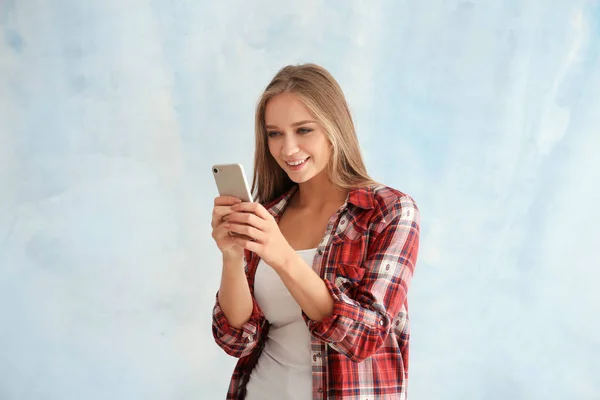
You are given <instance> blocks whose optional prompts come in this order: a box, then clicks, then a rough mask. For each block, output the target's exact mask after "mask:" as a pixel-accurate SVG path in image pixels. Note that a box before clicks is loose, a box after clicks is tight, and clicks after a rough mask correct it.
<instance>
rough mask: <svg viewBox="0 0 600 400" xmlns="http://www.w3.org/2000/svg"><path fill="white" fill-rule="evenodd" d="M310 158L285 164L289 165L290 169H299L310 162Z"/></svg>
mask: <svg viewBox="0 0 600 400" xmlns="http://www.w3.org/2000/svg"><path fill="white" fill-rule="evenodd" d="M309 158H310V157H306V158H304V159H299V160H293V161H286V162H285V163H286V164H287V165H289V166H290V167H299V166H301V165H302V164H304V163H306V162H307V161H308V159H309Z"/></svg>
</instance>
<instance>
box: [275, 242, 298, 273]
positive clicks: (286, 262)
mask: <svg viewBox="0 0 600 400" xmlns="http://www.w3.org/2000/svg"><path fill="white" fill-rule="evenodd" d="M298 257H299V256H298V253H296V252H295V251H294V249H292V248H290V250H289V251H288V252H287V254H286V256H285V257H283V259H282V260H281V262H280V263H279V264H278V265H277V266H276V267H275V268H274V269H275V271H276V272H277V273H278V274H288V275H289V272H290V271H291V270H292V269H293V265H294V264H296V261H297V258H298Z"/></svg>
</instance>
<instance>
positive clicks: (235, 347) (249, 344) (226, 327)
mask: <svg viewBox="0 0 600 400" xmlns="http://www.w3.org/2000/svg"><path fill="white" fill-rule="evenodd" d="M216 297H217V298H216V302H215V306H214V308H213V323H212V332H213V337H214V338H215V341H216V342H217V344H218V345H219V347H221V348H222V349H223V350H224V351H225V352H226V353H227V354H229V355H230V356H232V357H236V358H240V357H244V356H246V355H248V354H250V353H251V352H252V350H253V349H254V347H255V346H256V344H257V343H258V338H259V337H260V333H261V330H262V328H263V324H264V322H265V317H264V315H263V313H262V312H261V311H260V308H259V307H258V304H257V303H256V300H255V299H254V297H253V298H252V303H253V304H252V314H251V315H250V319H249V320H248V321H247V322H246V323H245V324H244V325H242V326H241V327H240V328H234V327H233V326H231V325H230V324H229V321H228V320H227V317H225V314H224V313H223V310H222V309H221V306H220V304H219V298H218V294H217V296H216Z"/></svg>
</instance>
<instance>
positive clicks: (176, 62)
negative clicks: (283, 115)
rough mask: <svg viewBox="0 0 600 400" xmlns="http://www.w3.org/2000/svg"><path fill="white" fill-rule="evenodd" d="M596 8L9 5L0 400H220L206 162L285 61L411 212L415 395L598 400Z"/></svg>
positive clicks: (0, 199) (0, 60)
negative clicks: (327, 76)
mask: <svg viewBox="0 0 600 400" xmlns="http://www.w3.org/2000/svg"><path fill="white" fill-rule="evenodd" d="M599 35H600V5H599V4H598V2H597V1H587V2H586V1H584V0H555V1H553V2H552V5H551V6H550V3H549V2H543V1H534V0H508V1H500V0H487V1H485V0H484V1H474V0H473V1H457V0H450V1H449V0H444V1H442V0H430V1H427V2H408V1H391V0H390V1H387V2H384V1H382V2H371V3H370V4H369V3H367V2H361V1H348V2H325V1H316V0H314V1H304V2H297V5H296V6H292V7H289V6H287V7H284V6H282V5H281V4H280V2H275V1H253V2H245V1H242V0H238V1H221V2H215V1H194V2H192V1H185V2H175V1H172V2H169V1H160V0H155V1H142V0H130V1H126V2H123V1H117V0H103V1H100V0H95V1H85V2H81V1H79V2H76V1H74V0H62V1H58V0H57V1H52V2H49V1H40V0H3V1H2V2H0V399H3V400H4V399H6V400H38V399H56V400H59V399H60V400H65V399H86V400H94V399H102V400H105V399H118V400H121V399H122V400H131V399H161V400H162V399H186V400H187V399H218V398H224V393H225V389H226V385H227V382H228V380H229V376H230V373H231V369H232V367H233V360H232V359H230V358H229V357H228V356H226V355H225V354H224V353H223V352H222V351H221V350H220V349H219V348H217V346H216V345H215V344H214V343H213V341H212V336H211V333H210V312H211V308H212V304H213V300H214V294H215V292H216V290H217V287H218V281H219V277H220V265H219V262H220V257H219V254H218V251H217V249H216V247H215V246H214V245H213V243H212V239H211V238H210V227H209V221H210V212H211V205H212V200H213V197H214V196H215V195H216V190H215V188H214V183H213V182H212V176H211V174H210V165H212V164H213V163H217V162H241V163H243V164H244V165H245V167H246V170H247V171H251V167H252V156H253V153H252V149H253V112H254V105H255V102H256V100H257V98H258V96H259V94H260V91H261V90H262V89H263V87H264V86H265V85H266V83H267V82H268V80H269V79H270V77H271V76H272V75H273V74H274V73H275V72H276V70H277V69H278V68H279V67H281V66H282V65H284V64H287V63H297V62H304V61H312V62H317V63H319V64H323V65H324V66H326V67H327V68H328V69H330V70H331V71H332V73H333V74H334V75H335V76H336V77H337V78H338V80H339V81H340V83H341V84H342V86H343V87H344V89H345V91H346V94H347V97H348V100H349V102H350V104H351V106H352V109H353V111H354V114H355V118H356V122H357V126H358V130H359V136H360V140H361V144H362V146H363V150H364V155H365V159H366V162H367V165H368V167H369V170H370V172H371V174H372V175H373V176H374V177H375V178H376V179H378V180H380V181H383V182H384V183H386V184H388V185H390V186H394V187H396V188H398V189H400V190H403V191H405V192H407V193H409V194H411V195H412V196H413V197H415V199H416V200H417V202H418V204H419V205H420V207H421V212H422V245H421V253H420V259H419V263H418V266H417V271H416V275H415V278H414V280H413V284H412V287H411V291H410V300H411V318H412V328H413V338H412V347H411V371H410V383H409V393H410V398H411V399H423V400H430V399H436V400H437V399H439V400H442V399H448V400H455V399H473V400H480V399H486V400H494V399H508V398H510V399H563V398H572V399H578V400H586V399H598V398H600V381H599V380H598V376H600V363H599V362H598V358H600V341H599V338H600V332H599V331H600V322H598V318H597V316H598V315H600V294H598V293H599V292H598V291H597V290H596V289H597V288H596V287H595V286H597V282H598V279H599V278H600V272H599V269H598V266H599V265H600V263H599V262H598V259H600V246H599V244H600V239H599V238H598V233H597V230H598V223H599V222H600V195H599V193H600V191H599V190H598V182H600V157H599V156H598V151H599V150H600V135H598V127H599V126H600V112H599V111H598V110H600V61H599V57H600V53H599V49H600V38H599Z"/></svg>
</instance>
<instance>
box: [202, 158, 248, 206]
mask: <svg viewBox="0 0 600 400" xmlns="http://www.w3.org/2000/svg"><path fill="white" fill-rule="evenodd" d="M212 172H213V176H214V177H215V183H216V184H217V189H218V191H219V195H220V196H233V197H237V198H238V199H241V200H242V201H244V202H251V201H253V200H252V194H251V193H250V187H249V186H248V181H247V180H246V174H245V173H244V167H243V166H242V165H241V164H217V165H213V166H212Z"/></svg>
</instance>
